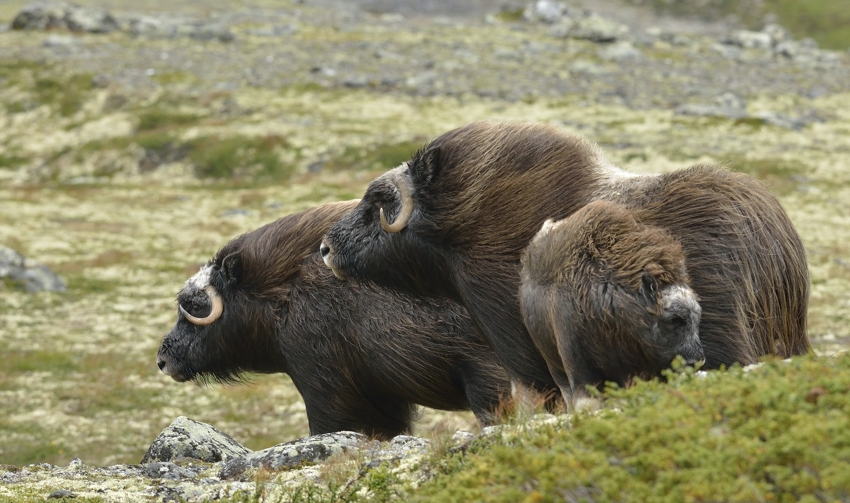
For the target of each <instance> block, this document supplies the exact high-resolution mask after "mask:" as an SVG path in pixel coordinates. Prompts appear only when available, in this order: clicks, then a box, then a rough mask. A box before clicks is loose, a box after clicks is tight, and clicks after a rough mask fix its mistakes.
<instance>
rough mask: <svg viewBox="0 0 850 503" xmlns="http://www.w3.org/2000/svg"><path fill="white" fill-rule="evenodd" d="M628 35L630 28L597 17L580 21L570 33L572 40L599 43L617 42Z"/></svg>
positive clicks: (592, 16) (593, 16) (589, 17)
mask: <svg viewBox="0 0 850 503" xmlns="http://www.w3.org/2000/svg"><path fill="white" fill-rule="evenodd" d="M628 35H629V28H628V26H626V25H624V24H620V23H618V22H616V21H612V20H610V19H606V18H603V17H600V16H597V15H591V16H588V17H586V18H584V19H581V20H579V21H578V22H577V23H576V25H575V26H574V27H573V28H572V29H571V30H570V32H569V37H570V38H576V39H580V40H589V41H591V42H599V43H604V42H616V41H617V40H623V39H625V38H626V37H628Z"/></svg>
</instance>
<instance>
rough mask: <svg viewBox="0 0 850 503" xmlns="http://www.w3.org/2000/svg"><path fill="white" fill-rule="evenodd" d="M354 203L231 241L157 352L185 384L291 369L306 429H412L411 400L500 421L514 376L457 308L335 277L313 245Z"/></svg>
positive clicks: (183, 299) (376, 432)
mask: <svg viewBox="0 0 850 503" xmlns="http://www.w3.org/2000/svg"><path fill="white" fill-rule="evenodd" d="M355 205H356V202H346V203H334V204H327V205H324V206H319V207H316V208H313V209H310V210H307V211H304V212H301V213H297V214H294V215H290V216H287V217H284V218H281V219H280V220H277V221H275V222H273V223H270V224H268V225H265V226H263V227H261V228H259V229H256V230H254V231H252V232H249V233H247V234H244V235H242V236H239V237H237V238H235V239H234V240H233V241H231V242H230V243H228V244H227V245H225V246H224V247H223V248H222V249H221V250H219V252H218V253H217V254H216V256H215V257H214V258H213V259H212V260H211V261H210V262H209V263H208V264H207V265H206V266H204V267H203V268H202V269H201V271H200V272H199V273H198V274H196V275H195V276H194V277H192V278H191V279H189V280H188V281H187V282H186V285H185V286H184V287H183V289H182V290H181V291H180V293H179V294H178V297H177V301H178V313H179V314H178V318H177V322H176V324H175V325H174V328H173V329H172V330H171V332H170V333H169V334H168V335H167V336H166V337H165V339H164V341H163V343H162V346H161V347H160V349H159V352H158V354H157V360H158V365H159V367H160V369H162V371H163V372H165V373H166V374H168V375H170V376H171V377H173V378H174V379H175V380H177V381H187V380H200V381H204V380H208V381H219V382H228V381H234V380H238V379H239V378H240V375H241V374H242V373H244V372H261V373H273V372H284V373H287V374H289V375H290V377H291V378H292V381H293V383H294V384H295V386H296V387H297V388H298V391H299V392H300V393H301V395H302V397H303V398H304V402H305V405H306V409H307V418H308V421H309V424H310V433H311V434H319V433H327V432H332V431H340V430H354V431H360V432H363V433H366V434H369V435H373V436H375V437H377V438H390V437H392V436H395V435H397V434H400V433H403V432H407V431H409V430H410V426H411V420H412V417H413V414H414V412H415V404H421V405H425V406H428V407H433V408H437V409H445V410H461V409H469V408H471V409H472V410H473V412H474V413H475V415H476V417H477V418H478V419H479V420H480V421H481V422H482V423H484V424H489V423H490V422H492V420H493V418H494V416H493V413H494V411H495V410H496V408H497V407H498V405H499V401H500V399H501V398H502V397H503V396H504V395H506V394H507V393H509V392H510V391H509V390H510V385H509V382H508V379H507V375H506V374H505V372H504V370H503V369H502V368H501V367H500V366H499V365H498V364H497V362H496V359H495V355H494V354H493V352H492V350H490V349H489V348H488V347H487V346H486V345H485V344H484V343H483V342H481V341H480V340H479V338H478V336H477V334H476V332H475V325H474V324H473V323H472V321H471V319H470V318H469V316H468V314H467V312H466V310H465V309H464V308H463V307H461V306H460V305H458V304H456V303H454V302H451V301H447V300H439V299H436V300H435V299H417V298H413V297H411V296H409V295H405V294H400V293H395V292H391V291H389V290H387V289H384V288H382V287H379V286H376V285H374V284H372V283H369V282H342V281H339V280H337V279H336V278H334V277H333V274H332V273H331V271H329V270H328V269H327V268H326V267H325V266H324V264H323V263H322V259H321V257H320V255H319V253H318V250H317V246H318V243H319V241H320V239H321V236H322V234H324V233H325V232H326V231H327V230H328V228H329V227H330V226H331V224H332V223H333V222H335V221H336V220H337V219H338V218H339V217H341V216H342V215H344V214H345V213H347V212H348V211H350V210H351V209H353V208H354V206H355Z"/></svg>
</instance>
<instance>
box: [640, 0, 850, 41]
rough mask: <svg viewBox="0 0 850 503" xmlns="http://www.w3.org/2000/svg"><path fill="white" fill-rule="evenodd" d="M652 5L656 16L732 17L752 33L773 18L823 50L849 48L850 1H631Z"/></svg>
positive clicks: (717, 19)
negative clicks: (770, 16) (815, 42)
mask: <svg viewBox="0 0 850 503" xmlns="http://www.w3.org/2000/svg"><path fill="white" fill-rule="evenodd" d="M629 2H630V3H632V4H636V5H650V6H651V7H652V8H653V9H654V10H655V11H656V12H659V13H662V14H672V15H675V16H682V17H695V18H699V19H703V20H708V21H723V20H725V19H726V18H728V17H729V16H730V15H731V16H735V17H737V18H738V19H740V20H741V21H742V22H744V24H746V25H747V26H748V27H749V28H751V29H755V30H757V29H760V28H761V27H762V26H763V24H764V20H765V16H767V15H769V14H772V15H774V16H775V17H776V19H777V22H778V23H779V24H781V25H782V26H784V27H786V28H787V29H788V30H789V31H790V32H791V33H792V34H793V35H794V37H796V38H803V37H811V38H813V39H815V40H817V42H818V44H820V46H821V47H824V48H827V49H837V50H844V49H847V48H848V47H850V0H806V1H801V0H743V1H739V0H702V1H699V2H693V1H691V0H629Z"/></svg>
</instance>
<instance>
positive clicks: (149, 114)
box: [136, 108, 199, 131]
mask: <svg viewBox="0 0 850 503" xmlns="http://www.w3.org/2000/svg"><path fill="white" fill-rule="evenodd" d="M198 119H199V117H198V116H197V115H195V114H186V113H180V112H174V111H171V110H163V109H161V108H154V109H151V110H145V111H143V112H142V113H140V114H139V123H138V125H137V126H136V128H137V130H138V131H152V130H162V129H172V128H175V127H182V126H187V125H189V124H194V123H197V122H198Z"/></svg>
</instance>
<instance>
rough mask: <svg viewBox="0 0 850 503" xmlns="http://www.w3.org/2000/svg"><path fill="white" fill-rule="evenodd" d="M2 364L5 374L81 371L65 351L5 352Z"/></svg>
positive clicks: (0, 360)
mask: <svg viewBox="0 0 850 503" xmlns="http://www.w3.org/2000/svg"><path fill="white" fill-rule="evenodd" d="M0 363H2V365H1V366H2V368H3V370H4V372H38V371H42V372H53V373H58V374H61V373H67V372H74V371H76V370H78V369H79V365H78V363H77V362H76V361H75V359H74V358H72V356H71V355H70V354H68V352H65V351H50V350H40V351H3V353H2V354H0Z"/></svg>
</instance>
